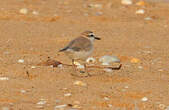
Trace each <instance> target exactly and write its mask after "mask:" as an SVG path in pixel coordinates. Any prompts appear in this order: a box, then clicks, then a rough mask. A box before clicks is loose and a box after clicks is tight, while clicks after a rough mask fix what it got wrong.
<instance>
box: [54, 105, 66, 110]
mask: <svg viewBox="0 0 169 110" xmlns="http://www.w3.org/2000/svg"><path fill="white" fill-rule="evenodd" d="M65 107H67V105H66V104H64V105H57V106H55V108H54V110H57V109H62V108H65Z"/></svg>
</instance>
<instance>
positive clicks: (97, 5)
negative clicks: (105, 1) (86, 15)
mask: <svg viewBox="0 0 169 110" xmlns="http://www.w3.org/2000/svg"><path fill="white" fill-rule="evenodd" d="M88 7H89V8H102V7H103V6H102V4H89V5H88Z"/></svg>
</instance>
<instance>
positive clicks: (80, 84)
mask: <svg viewBox="0 0 169 110" xmlns="http://www.w3.org/2000/svg"><path fill="white" fill-rule="evenodd" d="M73 84H74V85H77V86H87V84H86V83H84V82H82V81H75V82H74V83H73Z"/></svg>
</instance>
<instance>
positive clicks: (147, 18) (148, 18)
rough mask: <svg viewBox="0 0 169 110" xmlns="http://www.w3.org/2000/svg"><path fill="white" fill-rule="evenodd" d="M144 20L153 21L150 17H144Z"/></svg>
mask: <svg viewBox="0 0 169 110" xmlns="http://www.w3.org/2000/svg"><path fill="white" fill-rule="evenodd" d="M144 20H147V21H150V20H153V19H152V18H151V17H146V18H144Z"/></svg>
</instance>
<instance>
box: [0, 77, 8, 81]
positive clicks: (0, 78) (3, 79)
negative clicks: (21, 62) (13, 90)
mask: <svg viewBox="0 0 169 110" xmlns="http://www.w3.org/2000/svg"><path fill="white" fill-rule="evenodd" d="M0 80H1V81H5V80H9V78H8V77H0Z"/></svg>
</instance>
